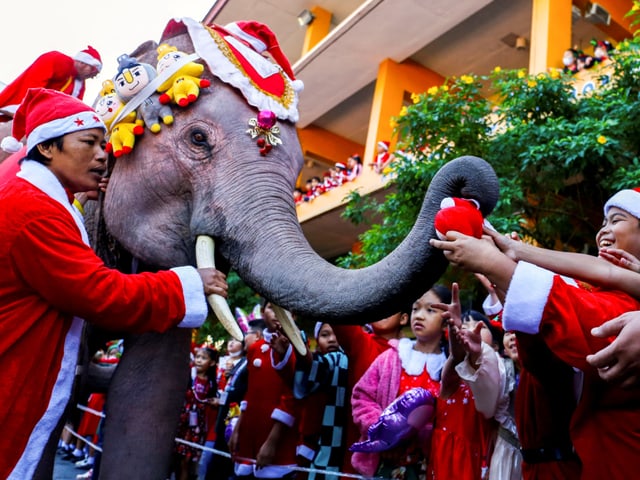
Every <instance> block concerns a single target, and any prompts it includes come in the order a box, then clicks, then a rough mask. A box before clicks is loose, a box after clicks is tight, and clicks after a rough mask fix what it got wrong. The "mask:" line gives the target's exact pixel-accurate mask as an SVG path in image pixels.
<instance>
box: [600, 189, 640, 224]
mask: <svg viewBox="0 0 640 480" xmlns="http://www.w3.org/2000/svg"><path fill="white" fill-rule="evenodd" d="M611 207H618V208H620V209H622V210H624V211H625V212H629V213H630V214H631V215H633V216H634V217H636V218H640V188H634V189H626V190H620V191H619V192H618V193H616V194H615V195H613V196H612V197H611V198H610V199H609V200H607V203H605V204H604V214H605V216H606V215H607V214H608V213H609V210H610V209H611Z"/></svg>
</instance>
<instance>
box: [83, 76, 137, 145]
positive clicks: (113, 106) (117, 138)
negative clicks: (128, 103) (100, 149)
mask: <svg viewBox="0 0 640 480" xmlns="http://www.w3.org/2000/svg"><path fill="white" fill-rule="evenodd" d="M105 83H106V82H105ZM103 91H109V89H108V85H107V86H104V84H103ZM124 105H125V104H124V103H123V102H122V100H121V99H120V97H119V96H118V95H117V94H116V93H107V94H106V95H103V96H101V97H99V98H98V101H97V102H96V105H95V107H94V110H95V111H96V113H97V114H98V116H99V117H100V118H101V119H102V121H103V122H104V124H105V126H106V127H107V130H108V137H109V140H108V142H107V147H106V150H107V152H109V153H111V152H113V155H114V156H116V157H120V156H122V155H123V154H125V153H129V152H131V150H133V147H134V145H135V143H136V135H142V133H143V132H144V122H143V121H142V120H140V119H138V118H137V114H136V112H135V110H134V111H133V112H130V113H129V114H128V115H125V116H124V117H123V118H122V119H120V120H118V122H117V123H116V124H113V121H114V120H116V117H118V115H119V114H120V111H121V110H122V109H123V108H124Z"/></svg>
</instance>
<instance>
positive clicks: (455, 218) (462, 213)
mask: <svg viewBox="0 0 640 480" xmlns="http://www.w3.org/2000/svg"><path fill="white" fill-rule="evenodd" d="M434 225H435V227H436V234H437V235H438V238H440V239H441V240H444V238H445V235H446V234H447V232H449V231H451V230H455V231H456V232H460V233H464V234H465V235H469V236H472V237H476V238H480V237H482V227H483V225H484V219H483V218H482V213H481V212H480V209H479V207H478V202H477V201H476V200H471V199H466V198H456V197H447V198H444V199H442V202H440V210H439V211H438V213H436V216H435V218H434Z"/></svg>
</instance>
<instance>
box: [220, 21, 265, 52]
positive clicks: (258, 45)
mask: <svg viewBox="0 0 640 480" xmlns="http://www.w3.org/2000/svg"><path fill="white" fill-rule="evenodd" d="M224 29H225V30H228V31H229V32H231V33H233V34H234V35H235V36H236V37H238V38H240V39H242V40H244V41H245V42H247V43H248V44H249V45H251V46H252V47H253V48H254V49H255V50H256V51H257V52H259V53H262V52H264V51H265V50H266V49H267V48H269V47H268V45H267V44H266V43H264V42H263V41H262V40H260V39H259V38H258V37H254V36H253V35H249V34H248V33H247V32H245V31H244V30H242V29H241V28H240V27H239V26H238V24H237V23H236V22H233V23H227V24H226V25H225V26H224Z"/></svg>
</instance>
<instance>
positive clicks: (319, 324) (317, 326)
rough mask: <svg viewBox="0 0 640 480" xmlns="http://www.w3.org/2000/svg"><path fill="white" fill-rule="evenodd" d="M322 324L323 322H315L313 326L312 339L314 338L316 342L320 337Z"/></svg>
mask: <svg viewBox="0 0 640 480" xmlns="http://www.w3.org/2000/svg"><path fill="white" fill-rule="evenodd" d="M324 323H325V322H316V324H315V325H314V326H313V338H315V339H316V340H317V339H318V336H319V335H320V330H322V325H324Z"/></svg>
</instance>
